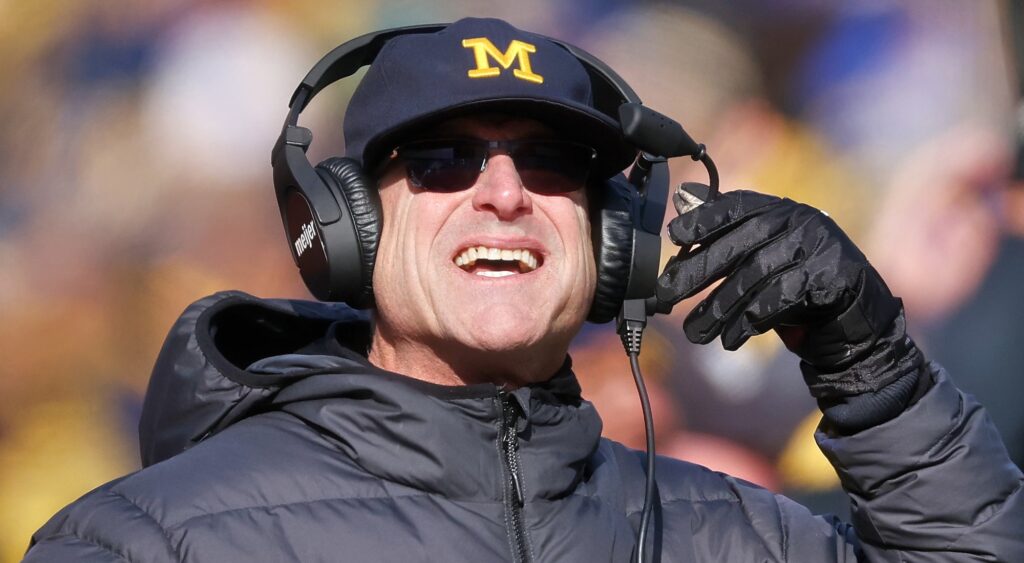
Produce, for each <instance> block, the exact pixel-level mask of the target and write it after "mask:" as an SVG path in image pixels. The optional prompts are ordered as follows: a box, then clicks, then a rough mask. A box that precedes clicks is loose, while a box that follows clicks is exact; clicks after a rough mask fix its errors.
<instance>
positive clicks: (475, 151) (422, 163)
mask: <svg viewBox="0 0 1024 563" xmlns="http://www.w3.org/2000/svg"><path fill="white" fill-rule="evenodd" d="M486 154H487V153H486V148H485V147H482V146H474V145H472V144H470V143H455V144H452V143H446V144H443V145H441V144H420V145H410V146H408V147H404V148H403V149H401V151H400V152H399V155H400V156H401V157H402V159H403V160H405V165H406V173H407V174H408V176H409V181H410V182H412V184H413V185H414V186H416V187H417V188H420V189H423V190H427V191H432V192H457V191H460V190H465V189H468V188H470V187H472V186H473V183H474V182H476V179H477V176H479V175H480V169H481V168H482V167H483V162H484V158H486Z"/></svg>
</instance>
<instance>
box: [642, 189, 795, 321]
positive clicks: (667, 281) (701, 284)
mask: <svg viewBox="0 0 1024 563" xmlns="http://www.w3.org/2000/svg"><path fill="white" fill-rule="evenodd" d="M799 215H802V213H801V212H799V211H798V212H797V213H796V214H794V212H793V210H792V209H791V208H788V207H777V208H775V209H774V210H773V211H771V212H769V213H767V214H766V215H764V216H762V217H760V218H759V219H758V220H757V221H747V222H745V223H742V224H740V225H738V226H736V227H735V228H734V229H733V230H731V231H727V232H726V233H725V234H723V235H722V236H721V237H720V238H719V239H718V240H715V241H714V242H712V243H709V244H706V245H703V246H701V247H700V248H698V249H697V250H696V251H694V252H693V253H691V254H686V255H683V254H680V256H679V257H678V258H676V259H673V260H672V261H670V262H669V263H668V265H666V267H665V271H664V272H663V273H662V275H661V276H660V277H659V278H658V283H657V287H656V289H655V291H656V294H657V297H658V299H659V300H660V301H662V302H666V303H673V304H675V303H678V302H679V301H681V300H683V299H685V298H687V297H690V296H693V295H696V294H697V293H699V292H700V291H702V290H703V289H705V288H706V287H708V286H709V285H711V284H712V283H714V282H715V281H716V280H718V279H719V278H722V277H723V276H725V275H726V274H728V273H729V272H731V271H733V270H734V269H736V268H737V266H738V265H739V264H740V263H742V262H743V261H744V260H746V258H747V256H749V255H751V254H752V253H754V252H757V251H758V250H759V249H760V248H762V247H765V246H767V245H770V244H772V243H773V242H774V241H775V240H777V239H778V238H779V237H782V236H784V235H785V234H786V232H787V231H789V230H791V229H792V224H791V222H792V220H794V219H799V218H800V217H799Z"/></svg>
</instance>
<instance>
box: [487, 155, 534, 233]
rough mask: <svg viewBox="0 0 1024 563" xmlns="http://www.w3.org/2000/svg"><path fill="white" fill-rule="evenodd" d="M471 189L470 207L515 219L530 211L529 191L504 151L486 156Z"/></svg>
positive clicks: (506, 218)
mask: <svg viewBox="0 0 1024 563" xmlns="http://www.w3.org/2000/svg"><path fill="white" fill-rule="evenodd" d="M474 190H475V193H474V194H473V208H474V209H476V210H478V211H488V212H491V213H494V214H495V215H497V217H498V218H499V219H502V220H510V219H515V218H516V217H518V216H519V215H523V214H526V213H529V212H531V211H532V210H533V201H532V200H531V199H530V194H529V192H527V191H526V188H524V187H523V181H522V179H521V178H520V177H519V172H518V171H517V170H516V165H515V163H514V162H512V158H511V157H510V156H508V155H507V154H494V155H491V156H490V157H489V158H488V159H487V166H486V168H485V169H484V171H483V173H481V174H480V178H479V179H478V180H477V185H476V187H475V188H474Z"/></svg>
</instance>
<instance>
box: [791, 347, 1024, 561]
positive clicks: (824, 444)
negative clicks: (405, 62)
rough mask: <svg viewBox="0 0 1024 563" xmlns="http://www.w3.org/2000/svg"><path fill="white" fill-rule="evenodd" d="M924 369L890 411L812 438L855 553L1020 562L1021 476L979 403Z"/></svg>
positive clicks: (936, 370) (1023, 537) (1023, 535)
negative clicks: (845, 510)
mask: <svg viewBox="0 0 1024 563" xmlns="http://www.w3.org/2000/svg"><path fill="white" fill-rule="evenodd" d="M929 369H931V371H932V374H933V376H934V377H935V385H934V387H933V388H932V389H930V390H929V391H928V392H927V393H926V394H925V395H924V396H923V397H922V398H921V399H920V400H919V401H918V402H917V403H915V404H914V405H912V406H911V407H910V408H909V409H907V411H906V412H904V413H902V414H901V415H900V416H899V417H897V418H895V419H893V420H891V421H888V422H886V423H883V424H880V425H878V426H875V427H873V428H869V429H867V430H864V431H861V432H858V433H856V434H854V435H852V436H830V435H828V434H827V433H825V432H824V431H821V430H819V432H818V433H817V435H816V438H817V440H818V444H819V446H820V447H821V448H822V451H823V452H824V453H825V455H826V457H828V459H829V460H830V461H831V462H832V465H833V466H835V468H836V471H837V472H838V474H839V477H840V479H841V481H842V483H843V487H844V488H845V489H846V491H847V493H848V494H849V495H850V499H851V502H852V506H853V521H852V523H853V526H854V529H855V530H856V534H857V537H858V538H859V540H860V549H862V550H863V554H862V558H863V559H866V560H868V561H894V562H895V561H899V562H914V561H929V562H934V561H1002V562H1007V561H1024V490H1022V484H1024V477H1022V475H1021V472H1020V470H1019V469H1018V468H1017V467H1016V466H1015V465H1014V464H1013V463H1012V462H1011V461H1010V460H1009V458H1008V456H1007V454H1006V449H1005V447H1004V446H1003V443H1002V440H1001V439H1000V437H999V435H998V433H997V432H996V430H995V428H994V427H993V425H992V423H991V422H990V421H989V419H988V415H987V414H986V413H985V411H984V409H983V408H982V407H981V406H980V405H979V404H978V403H977V402H976V401H975V400H974V398H973V397H971V396H969V395H965V394H964V393H961V392H960V391H959V390H958V389H957V388H956V387H955V386H954V385H953V383H952V382H951V381H950V379H949V377H948V376H947V375H946V373H945V372H944V371H943V370H942V368H940V367H939V366H937V365H935V364H931V365H930V366H929ZM840 526H841V525H840ZM837 529H839V531H840V535H844V533H843V530H842V528H841V527H840V528H837ZM791 553H792V552H791ZM792 560H794V561H802V560H803V559H801V558H799V557H795V558H793V559H792Z"/></svg>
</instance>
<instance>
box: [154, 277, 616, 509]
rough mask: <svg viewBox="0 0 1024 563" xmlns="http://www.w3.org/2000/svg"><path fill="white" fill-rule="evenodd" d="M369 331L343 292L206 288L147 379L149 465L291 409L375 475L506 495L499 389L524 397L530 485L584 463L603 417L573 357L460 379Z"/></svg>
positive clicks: (561, 484) (573, 477)
mask: <svg viewBox="0 0 1024 563" xmlns="http://www.w3.org/2000/svg"><path fill="white" fill-rule="evenodd" d="M369 338H370V327H369V322H368V320H367V318H366V316H365V315H364V314H363V313H359V312H356V311H354V310H352V309H349V308H347V307H344V306H341V305H335V304H325V303H315V302H307V301H291V300H262V299H258V298H255V297H253V296H250V295H247V294H245V293H241V292H234V291H233V292H223V293H218V294H215V295H212V296H210V297H207V298H204V299H202V300H200V301H197V302H196V303H194V304H192V305H191V306H189V307H188V308H187V309H186V310H185V312H184V313H183V314H182V316H181V317H180V318H179V319H178V321H177V322H176V323H175V325H174V326H173V327H172V329H171V331H170V334H169V335H168V337H167V340H166V342H165V344H164V346H163V349H162V350H161V352H160V355H159V357H158V359H157V363H156V367H155V368H154V371H153V376H152V378H151V380H150V384H149V389H148V391H147V393H146V399H145V402H144V405H143V412H142V418H141V421H140V426H139V436H140V451H141V452H142V462H143V465H144V466H149V465H152V464H155V463H158V462H160V461H162V460H164V459H167V458H169V457H171V456H174V455H176V454H178V453H181V452H182V451H184V450H186V449H188V448H189V447H191V446H193V445H195V444H196V443H198V442H200V441H202V440H205V439H207V438H209V437H211V436H213V435H215V434H217V433H219V432H221V431H223V430H224V429H226V428H228V427H229V426H231V425H232V424H234V423H236V422H238V421H240V420H242V419H244V418H247V417H250V416H253V415H257V414H260V413H264V412H268V411H283V412H286V413H288V414H291V415H293V416H296V417H297V418H299V419H301V420H302V421H304V422H305V423H306V424H307V425H309V426H311V427H313V428H316V429H317V431H318V432H320V433H321V434H322V435H323V436H324V437H325V438H326V439H328V440H329V441H330V442H332V444H333V445H334V446H335V447H337V448H339V449H341V450H342V451H344V452H345V453H346V454H348V456H349V457H351V458H352V459H353V460H355V461H356V463H358V464H359V465H361V466H362V467H363V468H364V469H366V470H367V471H369V472H371V473H373V474H375V475H377V476H379V477H382V478H386V479H388V480H390V481H395V482H399V483H403V484H407V485H409V486H413V487H416V488H419V489H427V490H445V492H446V493H447V494H449V495H456V496H463V497H470V496H478V495H480V494H481V493H484V494H486V495H487V496H492V495H500V494H501V491H500V488H499V483H497V482H496V481H495V480H494V479H493V475H494V474H495V473H494V472H495V471H500V468H498V467H497V465H496V464H498V463H499V456H497V455H495V451H496V450H495V448H500V444H499V433H500V431H501V426H502V424H503V420H502V401H506V402H508V401H514V402H515V403H516V405H517V407H518V412H519V413H520V416H519V417H518V418H519V420H518V427H517V430H518V431H519V433H520V436H521V437H522V444H523V446H522V448H521V450H520V456H522V457H523V459H524V461H526V460H529V463H524V467H530V468H532V471H531V472H530V473H531V474H527V475H524V480H525V484H526V488H527V494H528V495H529V496H531V497H543V498H550V497H553V496H556V495H558V494H559V493H560V492H561V491H564V490H567V489H568V488H569V487H571V486H573V484H575V483H576V482H578V481H579V479H580V478H581V477H582V475H581V473H582V471H583V467H584V465H585V460H586V459H587V458H588V457H589V456H590V454H591V453H592V452H593V451H594V449H595V448H596V447H597V444H598V441H599V438H600V433H601V422H600V418H599V417H598V416H597V413H596V411H595V410H594V408H593V406H592V405H591V404H590V403H588V402H586V401H583V400H582V398H581V397H580V388H579V385H578V383H577V381H576V378H575V376H574V375H573V373H572V370H571V369H570V362H569V361H568V359H567V360H566V362H565V364H564V365H563V367H562V368H561V369H560V370H559V371H558V373H556V374H555V375H554V376H553V377H552V378H551V379H550V380H548V381H546V382H544V383H543V384H539V385H533V386H528V387H523V388H520V389H517V390H514V391H506V390H504V389H502V388H499V387H498V386H495V385H493V384H477V385H467V386H460V387H450V386H442V385H435V384H431V383H427V382H423V381H420V380H416V379H412V378H409V377H405V376H402V375H399V374H395V373H392V372H388V371H386V370H382V369H379V368H377V367H375V366H373V365H372V364H370V363H369V362H368V361H367V360H366V358H365V353H366V349H367V345H368V343H369ZM454 437H457V438H454ZM479 441H484V442H486V443H487V447H480V444H479V443H475V444H474V442H479ZM492 445H493V447H492ZM556 445H557V447H554V446H556ZM531 458H532V459H531ZM453 460H458V462H457V463H453ZM492 466H494V467H492Z"/></svg>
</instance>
